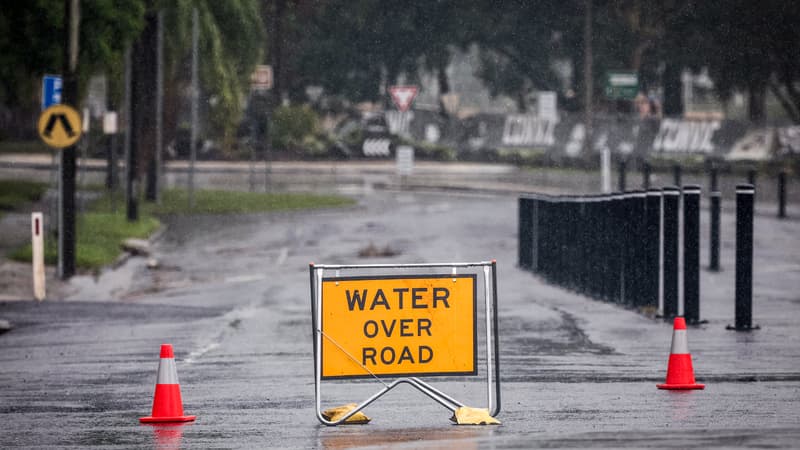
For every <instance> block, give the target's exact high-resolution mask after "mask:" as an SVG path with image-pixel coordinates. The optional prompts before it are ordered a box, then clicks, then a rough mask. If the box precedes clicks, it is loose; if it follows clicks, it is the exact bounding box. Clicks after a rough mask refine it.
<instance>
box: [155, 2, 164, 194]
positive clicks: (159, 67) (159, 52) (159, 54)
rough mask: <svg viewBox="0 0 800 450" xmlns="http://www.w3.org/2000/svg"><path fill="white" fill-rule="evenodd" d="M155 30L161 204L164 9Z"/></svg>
mask: <svg viewBox="0 0 800 450" xmlns="http://www.w3.org/2000/svg"><path fill="white" fill-rule="evenodd" d="M156 20H157V21H158V22H157V25H156V27H157V31H156V148H155V151H156V155H155V160H156V168H155V174H154V177H155V180H154V184H155V196H156V203H157V204H159V205H160V204H161V190H162V188H163V186H162V174H163V170H164V167H163V166H164V161H163V159H164V156H163V152H164V10H160V11H158V18H157V19H156Z"/></svg>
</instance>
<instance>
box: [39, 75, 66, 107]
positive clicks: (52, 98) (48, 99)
mask: <svg viewBox="0 0 800 450" xmlns="http://www.w3.org/2000/svg"><path fill="white" fill-rule="evenodd" d="M61 85H62V80H61V75H45V76H44V78H42V111H44V110H45V109H47V108H48V107H50V106H52V105H58V104H60V103H61Z"/></svg>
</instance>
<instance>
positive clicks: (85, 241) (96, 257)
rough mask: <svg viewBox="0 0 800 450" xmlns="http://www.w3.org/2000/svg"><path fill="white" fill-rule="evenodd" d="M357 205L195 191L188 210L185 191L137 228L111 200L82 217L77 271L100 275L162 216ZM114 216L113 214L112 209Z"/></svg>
mask: <svg viewBox="0 0 800 450" xmlns="http://www.w3.org/2000/svg"><path fill="white" fill-rule="evenodd" d="M354 203H355V202H354V201H353V200H352V199H349V198H346V197H340V196H336V195H313V194H301V193H297V194H295V193H266V194H265V193H256V192H230V191H197V192H195V206H194V208H189V200H188V195H187V192H186V191H183V190H167V191H165V192H164V193H163V197H162V202H161V205H157V204H154V203H149V202H140V203H139V206H140V215H139V221H138V222H133V223H131V222H128V221H127V219H126V216H125V203H124V201H123V200H122V199H121V198H119V195H118V196H117V198H116V204H114V203H113V202H112V198H111V197H110V196H109V195H103V196H101V197H100V198H98V199H97V200H95V201H93V202H92V203H91V204H90V205H89V208H88V211H87V212H85V213H83V214H81V215H79V216H78V219H77V223H76V228H77V229H76V236H77V241H76V250H75V252H76V254H75V265H76V267H77V268H78V269H80V270H99V269H100V268H102V267H104V266H107V265H108V264H111V263H112V262H114V260H116V258H117V257H118V256H119V254H120V244H121V243H122V241H123V240H125V239H127V238H147V237H148V236H150V235H151V234H152V233H153V232H155V230H157V229H158V228H159V226H160V224H161V223H160V221H159V220H158V218H157V217H158V216H161V215H167V214H246V213H260V212H269V211H286V210H297V209H312V208H330V207H342V206H349V205H352V204H354ZM113 206H116V208H114V209H115V210H116V212H112V207H113ZM57 251H58V249H57V242H56V239H55V238H50V239H47V240H46V243H45V262H46V263H47V264H55V263H56V259H57ZM10 257H11V258H12V259H14V260H17V261H23V262H30V261H31V246H30V244H27V245H25V246H24V247H22V248H20V249H18V250H16V251H14V252H13V253H11V255H10Z"/></svg>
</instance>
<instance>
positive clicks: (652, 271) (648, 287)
mask: <svg viewBox="0 0 800 450" xmlns="http://www.w3.org/2000/svg"><path fill="white" fill-rule="evenodd" d="M644 243H645V249H644V251H645V258H644V261H643V264H644V280H645V281H644V289H645V294H644V306H650V307H655V308H657V307H658V278H659V269H660V268H661V264H660V261H659V255H660V254H661V248H660V247H661V246H660V243H661V190H660V189H649V190H648V191H647V200H646V204H645V238H644Z"/></svg>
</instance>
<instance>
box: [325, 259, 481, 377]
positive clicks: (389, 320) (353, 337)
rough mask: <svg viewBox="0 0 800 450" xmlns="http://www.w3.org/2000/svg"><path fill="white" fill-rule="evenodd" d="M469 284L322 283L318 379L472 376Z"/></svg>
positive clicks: (413, 279)
mask: <svg viewBox="0 0 800 450" xmlns="http://www.w3.org/2000/svg"><path fill="white" fill-rule="evenodd" d="M476 296H477V294H476V276H475V275H474V274H462V275H409V276H396V277H391V276H388V277H336V278H323V280H322V315H321V318H320V327H321V329H322V378H366V377H371V376H372V375H373V374H374V375H376V376H399V375H410V374H414V375H475V374H477V365H476V351H477V345H476V326H477V324H476V314H475V311H476Z"/></svg>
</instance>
